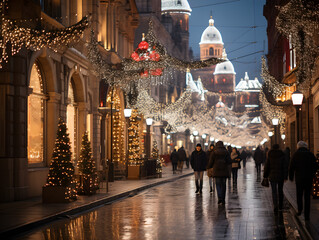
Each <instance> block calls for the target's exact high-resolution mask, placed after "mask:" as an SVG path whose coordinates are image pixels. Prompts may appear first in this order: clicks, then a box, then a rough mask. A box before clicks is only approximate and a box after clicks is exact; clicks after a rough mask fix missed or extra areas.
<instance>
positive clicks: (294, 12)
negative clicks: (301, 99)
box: [276, 0, 319, 91]
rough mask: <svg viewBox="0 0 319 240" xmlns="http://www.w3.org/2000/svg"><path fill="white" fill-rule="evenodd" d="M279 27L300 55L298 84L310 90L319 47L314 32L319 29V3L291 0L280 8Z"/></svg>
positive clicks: (302, 89) (301, 88)
mask: <svg viewBox="0 0 319 240" xmlns="http://www.w3.org/2000/svg"><path fill="white" fill-rule="evenodd" d="M276 27H277V29H278V30H279V31H280V32H281V33H282V34H283V35H284V36H286V37H287V38H290V39H291V41H292V45H293V46H294V48H295V50H296V55H297V56H298V70H297V71H296V75H297V84H298V85H299V86H298V89H299V90H301V91H304V90H308V89H309V87H310V81H311V77H312V74H313V72H314V66H315V62H316V58H317V56H318V55H319V49H318V47H317V45H316V43H315V37H314V34H315V33H317V32H318V30H319V4H318V2H317V1H316V0H307V1H305V0H291V1H289V2H288V3H287V4H286V5H285V6H283V7H280V8H279V14H278V16H277V19H276Z"/></svg>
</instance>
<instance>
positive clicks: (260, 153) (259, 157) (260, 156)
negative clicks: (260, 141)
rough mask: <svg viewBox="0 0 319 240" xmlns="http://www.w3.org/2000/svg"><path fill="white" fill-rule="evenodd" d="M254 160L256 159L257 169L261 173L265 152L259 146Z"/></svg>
mask: <svg viewBox="0 0 319 240" xmlns="http://www.w3.org/2000/svg"><path fill="white" fill-rule="evenodd" d="M254 160H255V165H256V169H257V174H260V173H261V164H262V163H263V161H264V153H263V151H262V150H261V149H260V147H259V146H258V147H257V148H256V150H255V153H254Z"/></svg>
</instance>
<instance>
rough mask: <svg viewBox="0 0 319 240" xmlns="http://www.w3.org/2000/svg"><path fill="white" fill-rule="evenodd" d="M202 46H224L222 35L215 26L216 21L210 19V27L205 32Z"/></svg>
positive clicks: (201, 41) (201, 42)
mask: <svg viewBox="0 0 319 240" xmlns="http://www.w3.org/2000/svg"><path fill="white" fill-rule="evenodd" d="M201 44H223V45H224V43H223V39H222V35H221V34H220V32H219V31H218V29H217V28H216V27H215V26H214V19H212V17H211V19H209V26H208V27H207V28H206V29H205V30H204V32H203V34H202V37H201V40H200V43H199V45H201Z"/></svg>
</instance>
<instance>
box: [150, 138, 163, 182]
mask: <svg viewBox="0 0 319 240" xmlns="http://www.w3.org/2000/svg"><path fill="white" fill-rule="evenodd" d="M158 152H159V150H158V147H157V142H156V140H154V141H153V148H152V158H153V159H156V173H157V174H159V176H161V173H162V160H161V159H160V157H159V154H158Z"/></svg>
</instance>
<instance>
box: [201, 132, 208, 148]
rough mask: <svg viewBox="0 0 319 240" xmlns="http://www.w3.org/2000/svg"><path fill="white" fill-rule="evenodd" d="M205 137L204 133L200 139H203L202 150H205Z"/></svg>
mask: <svg viewBox="0 0 319 240" xmlns="http://www.w3.org/2000/svg"><path fill="white" fill-rule="evenodd" d="M206 137H207V135H206V134H205V133H204V134H203V135H202V139H203V150H204V149H205V142H206Z"/></svg>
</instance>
